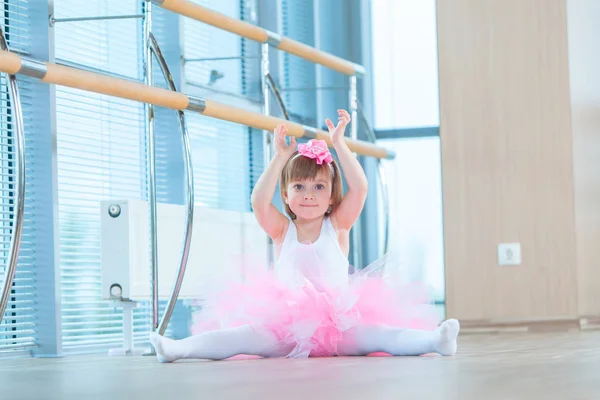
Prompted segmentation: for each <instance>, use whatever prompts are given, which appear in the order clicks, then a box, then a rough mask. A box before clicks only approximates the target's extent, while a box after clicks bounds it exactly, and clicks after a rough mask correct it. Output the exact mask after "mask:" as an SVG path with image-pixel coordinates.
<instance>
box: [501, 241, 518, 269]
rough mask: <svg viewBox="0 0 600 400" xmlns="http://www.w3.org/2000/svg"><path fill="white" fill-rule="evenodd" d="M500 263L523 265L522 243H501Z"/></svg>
mask: <svg viewBox="0 0 600 400" xmlns="http://www.w3.org/2000/svg"><path fill="white" fill-rule="evenodd" d="M498 265H521V243H500V244H499V245H498Z"/></svg>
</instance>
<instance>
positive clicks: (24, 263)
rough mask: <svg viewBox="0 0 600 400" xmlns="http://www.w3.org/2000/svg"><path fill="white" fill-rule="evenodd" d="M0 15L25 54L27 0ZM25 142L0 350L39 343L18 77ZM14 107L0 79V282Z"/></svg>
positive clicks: (28, 110)
mask: <svg viewBox="0 0 600 400" xmlns="http://www.w3.org/2000/svg"><path fill="white" fill-rule="evenodd" d="M0 7H2V11H3V14H2V18H1V19H0V26H1V27H2V30H3V32H4V34H5V37H6V39H7V42H8V46H9V48H10V50H11V51H15V52H18V53H21V54H25V55H27V54H29V53H30V47H31V21H30V4H29V2H28V1H25V0H11V1H0ZM18 86H19V91H20V99H21V105H22V107H23V119H24V121H23V122H24V128H25V146H26V163H27V164H26V171H27V172H26V174H27V177H28V179H27V180H26V185H27V186H26V193H25V196H26V199H27V200H26V203H25V213H24V227H23V232H22V241H21V250H20V252H19V260H18V265H17V270H16V274H15V279H14V282H13V285H12V286H11V292H10V297H9V302H8V305H7V308H6V311H5V314H4V318H3V319H2V323H1V324H0V353H2V352H4V351H14V350H25V349H30V348H32V347H35V346H36V345H37V337H36V332H37V326H36V317H35V312H36V310H35V304H36V295H35V287H36V263H35V252H34V251H33V250H34V244H35V238H36V235H35V224H34V216H35V203H34V201H32V200H31V199H32V197H33V196H31V193H32V192H33V190H34V183H33V182H34V181H33V180H32V179H31V174H32V173H34V172H35V158H34V154H31V153H30V152H29V151H28V148H29V146H28V145H29V144H30V143H31V140H32V139H31V129H32V124H31V121H32V115H31V114H32V85H31V82H30V81H28V80H22V79H18ZM15 112H16V110H15V108H14V107H13V103H12V99H11V98H10V97H9V89H8V80H7V79H6V76H5V75H4V74H3V75H2V77H1V78H0V280H1V279H4V273H5V268H6V267H7V264H8V261H9V253H8V250H9V245H10V239H11V235H12V230H13V226H12V218H13V215H14V211H15V209H14V206H15V190H16V186H15V169H14V167H15V165H14V158H15V151H16V148H15V133H16V132H15V124H14V123H15Z"/></svg>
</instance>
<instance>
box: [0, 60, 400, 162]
mask: <svg viewBox="0 0 600 400" xmlns="http://www.w3.org/2000/svg"><path fill="white" fill-rule="evenodd" d="M0 71H1V72H5V73H8V74H11V75H14V74H20V75H25V76H29V77H33V78H37V79H39V80H40V81H42V82H45V83H49V84H54V85H60V86H67V87H71V88H74V89H82V90H86V91H89V92H94V93H100V94H105V95H109V96H115V97H120V98H123V99H128V100H134V101H139V102H142V103H149V104H154V105H156V106H161V107H165V108H170V109H173V110H186V111H191V112H197V113H200V114H202V115H206V116H208V117H212V118H216V119H220V120H224V121H230V122H234V123H237V124H241V125H246V126H250V127H252V128H256V129H262V130H266V131H271V132H272V131H273V130H274V129H275V127H277V125H278V124H286V125H287V126H288V135H291V136H295V137H299V138H300V137H307V138H311V139H313V138H316V139H323V140H325V141H326V142H327V144H328V145H329V146H331V139H330V137H329V133H328V132H326V131H323V130H320V129H315V128H311V127H307V126H305V125H302V124H298V123H296V122H291V121H287V120H284V119H281V118H276V117H271V116H265V115H263V114H260V113H256V112H252V111H248V110H244V109H242V108H238V107H233V106H230V105H227V104H223V103H218V102H216V101H212V100H205V99H202V98H199V97H194V96H188V95H186V94H183V93H180V92H174V91H171V90H167V89H162V88H158V87H153V86H148V85H145V84H143V83H140V82H134V81H130V80H127V79H123V78H115V77H112V76H108V75H105V74H100V73H96V72H90V71H84V70H82V69H78V68H73V67H67V66H64V65H58V64H53V63H49V62H42V61H38V60H34V59H31V58H28V57H21V56H20V55H18V54H16V53H13V52H10V51H1V50H0ZM345 140H346V143H347V144H348V147H349V148H350V150H351V151H353V152H355V153H357V154H360V155H364V156H371V157H375V158H389V159H393V158H394V157H395V154H394V152H393V151H390V150H387V149H385V148H383V147H379V146H377V145H375V144H372V143H369V142H364V141H361V140H351V139H349V138H345Z"/></svg>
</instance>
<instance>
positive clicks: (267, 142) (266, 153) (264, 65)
mask: <svg viewBox="0 0 600 400" xmlns="http://www.w3.org/2000/svg"><path fill="white" fill-rule="evenodd" d="M261 61H262V62H261V70H262V74H261V85H262V91H263V99H264V104H263V114H264V115H267V116H268V115H270V112H271V109H270V98H269V96H270V92H269V82H268V78H269V73H270V71H269V43H263V44H262V52H261ZM272 149H273V144H272V142H271V132H269V131H263V166H264V168H265V169H266V168H267V166H268V165H269V163H270V162H271V152H272ZM273 260H274V255H273V240H271V238H270V237H269V235H267V262H268V264H269V266H272V263H273Z"/></svg>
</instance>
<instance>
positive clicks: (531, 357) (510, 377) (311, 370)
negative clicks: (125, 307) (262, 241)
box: [0, 331, 600, 400]
mask: <svg viewBox="0 0 600 400" xmlns="http://www.w3.org/2000/svg"><path fill="white" fill-rule="evenodd" d="M136 398H139V399H143V400H147V399H165V400H167V399H169V400H170V399H174V400H183V399H284V398H286V399H309V400H315V399H328V400H331V399H367V398H368V399H461V400H466V399H486V400H492V399H600V332H599V331H596V332H569V333H519V334H506V333H503V334H496V335H494V334H485V335H463V336H461V337H460V341H459V353H458V354H457V355H456V356H455V357H437V356H426V357H405V358H400V357H357V358H322V359H308V360H285V359H283V360H282V359H271V360H233V361H221V362H211V361H185V362H178V363H174V364H159V363H158V362H157V361H156V360H155V359H154V358H153V357H142V356H140V357H129V358H126V357H123V358H117V357H105V356H98V357H68V358H62V359H13V360H1V359H0V399H7V400H8V399H10V400H15V399H40V400H42V399H66V400H71V399H78V400H79V399H111V400H114V399H136Z"/></svg>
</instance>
